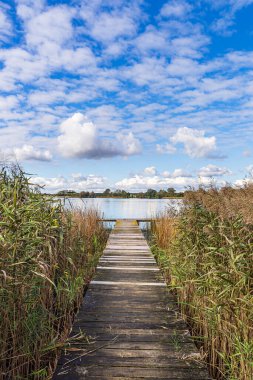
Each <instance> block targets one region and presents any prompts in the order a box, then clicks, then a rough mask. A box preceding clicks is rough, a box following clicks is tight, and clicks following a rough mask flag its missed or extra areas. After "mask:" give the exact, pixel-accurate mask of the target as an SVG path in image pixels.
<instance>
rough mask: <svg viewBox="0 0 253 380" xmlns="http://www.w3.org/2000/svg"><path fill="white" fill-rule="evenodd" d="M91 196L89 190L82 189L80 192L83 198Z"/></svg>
mask: <svg viewBox="0 0 253 380" xmlns="http://www.w3.org/2000/svg"><path fill="white" fill-rule="evenodd" d="M89 196H90V193H89V191H81V192H80V197H81V198H89Z"/></svg>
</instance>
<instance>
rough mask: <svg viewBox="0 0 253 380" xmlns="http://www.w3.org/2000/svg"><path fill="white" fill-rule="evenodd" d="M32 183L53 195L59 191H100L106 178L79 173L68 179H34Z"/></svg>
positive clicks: (61, 177)
mask: <svg viewBox="0 0 253 380" xmlns="http://www.w3.org/2000/svg"><path fill="white" fill-rule="evenodd" d="M33 183H34V184H37V185H39V186H42V187H44V188H45V190H46V191H48V192H53V193H54V192H57V191H59V190H74V191H83V190H84V191H85V190H86V191H101V190H103V189H104V188H105V183H106V178H105V177H101V176H96V175H94V174H89V175H87V176H85V175H82V174H81V173H77V174H72V175H71V176H70V177H64V176H58V177H51V178H45V177H34V178H33Z"/></svg>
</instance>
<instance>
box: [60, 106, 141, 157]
mask: <svg viewBox="0 0 253 380" xmlns="http://www.w3.org/2000/svg"><path fill="white" fill-rule="evenodd" d="M58 148H59V151H60V153H61V154H62V155H63V156H64V157H76V158H88V159H100V158H106V157H115V156H124V157H127V156H131V155H135V154H139V153H140V152H141V144H140V142H139V140H137V139H136V138H135V137H134V135H133V134H132V133H131V132H130V133H128V134H118V135H116V138H115V139H114V140H109V139H104V138H102V137H100V136H99V134H98V131H97V128H96V126H95V125H94V124H93V123H92V122H91V121H89V120H88V119H87V117H86V116H85V115H83V114H81V113H76V114H74V115H73V116H72V117H70V118H69V119H67V120H66V121H64V122H63V123H62V124H61V126H60V135H59V136H58Z"/></svg>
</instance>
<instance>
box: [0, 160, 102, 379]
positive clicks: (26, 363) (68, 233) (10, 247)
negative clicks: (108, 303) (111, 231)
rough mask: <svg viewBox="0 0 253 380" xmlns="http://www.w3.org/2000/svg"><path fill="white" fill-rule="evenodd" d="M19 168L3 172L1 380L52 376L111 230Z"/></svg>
mask: <svg viewBox="0 0 253 380" xmlns="http://www.w3.org/2000/svg"><path fill="white" fill-rule="evenodd" d="M98 219H99V214H98V212H97V211H92V210H85V211H80V210H72V211H64V209H63V207H62V206H61V204H60V203H59V202H54V201H53V200H52V198H50V197H46V196H44V195H42V194H41V193H40V191H39V190H38V189H37V188H36V187H35V186H32V185H31V183H30V180H29V179H28V178H27V177H26V175H25V174H24V173H23V172H22V170H20V169H19V168H18V167H17V166H14V167H11V168H6V167H3V168H2V169H1V171H0V250H1V255H0V379H1V380H3V379H5V380H7V379H26V380H27V379H34V380H36V379H49V378H50V376H51V374H52V372H53V369H54V365H55V362H56V358H57V348H58V347H60V346H61V345H62V344H64V340H65V339H66V337H67V335H68V333H69V329H70V326H71V324H72V321H73V316H74V314H75V312H76V310H77V309H78V307H79V305H80V302H81V300H82V296H83V291H84V287H85V285H86V284H87V283H88V282H89V280H90V278H91V276H92V273H93V270H94V268H95V264H96V261H97V260H98V257H99V255H100V253H101V252H102V250H103V247H104V244H105V242H106V239H107V233H106V231H105V230H104V229H103V227H102V225H101V224H100V223H98Z"/></svg>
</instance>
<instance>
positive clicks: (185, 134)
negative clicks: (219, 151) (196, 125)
mask: <svg viewBox="0 0 253 380" xmlns="http://www.w3.org/2000/svg"><path fill="white" fill-rule="evenodd" d="M170 140H171V142H172V143H173V144H178V143H181V144H183V145H184V150H185V153H186V154H187V155H188V156H190V157H192V158H200V157H210V156H211V155H212V153H213V152H214V151H215V150H216V138H215V136H211V137H206V136H205V131H203V130H197V129H191V128H188V127H181V128H179V129H178V130H177V132H176V134H175V135H174V136H172V137H171V139H170Z"/></svg>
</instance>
